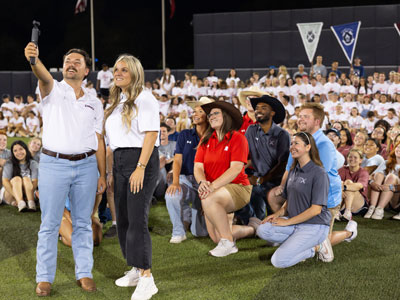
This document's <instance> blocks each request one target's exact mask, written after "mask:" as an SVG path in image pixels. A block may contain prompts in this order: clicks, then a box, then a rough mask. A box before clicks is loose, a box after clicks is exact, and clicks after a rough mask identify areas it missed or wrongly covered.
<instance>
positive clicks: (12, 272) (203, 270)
mask: <svg viewBox="0 0 400 300" xmlns="http://www.w3.org/2000/svg"><path fill="white" fill-rule="evenodd" d="M391 215H392V214H390V213H386V216H385V218H386V219H385V220H383V221H373V220H364V219H362V218H356V221H357V222H358V223H359V235H358V237H357V239H356V240H354V241H353V242H351V243H343V244H341V245H338V246H336V247H335V248H334V251H335V260H334V261H333V262H332V263H322V262H319V261H316V260H315V259H309V260H307V261H306V262H303V263H300V264H299V265H297V266H294V267H292V268H289V269H283V270H281V269H276V268H274V267H273V266H272V265H271V262H270V257H271V255H272V254H273V252H274V250H275V248H269V247H266V246H265V243H264V242H263V241H261V240H259V239H255V238H252V239H246V240H241V241H238V243H237V245H238V248H239V252H238V253H237V254H234V255H230V256H228V257H225V258H214V257H210V256H208V255H207V252H208V250H210V249H211V248H212V247H214V245H213V244H212V242H211V240H210V239H208V238H193V237H192V236H191V235H190V234H189V236H188V240H187V241H185V242H183V243H182V244H176V245H172V244H169V242H168V241H169V238H170V233H171V224H170V221H169V218H168V213H167V211H166V208H165V203H159V204H158V205H157V206H155V207H153V208H152V209H151V214H150V224H149V226H150V227H151V228H152V233H151V235H152V240H153V275H154V277H155V281H156V284H157V287H158V289H159V292H158V294H157V295H155V296H154V297H153V298H152V299H163V300H164V299H168V300H169V299H170V300H172V299H174V300H180V299H182V300H192V299H199V300H200V299H201V300H223V299H226V300H228V299H229V300H236V299H238V300H239V299H241V300H247V299H249V300H250V299H251V300H253V299H254V300H261V299H274V300H277V299H293V300H294V299H304V300H309V299H318V300H320V299H363V300H365V299H400V287H399V279H400V235H399V228H400V222H398V221H392V220H389V219H388V218H389V217H390V216H391ZM0 220H1V225H0V233H1V238H0V278H1V285H0V299H1V300H3V299H4V300H25V299H36V298H37V297H36V295H35V293H34V289H35V286H36V283H35V261H36V259H35V247H36V241H37V231H38V228H39V225H40V214H39V213H24V214H19V213H18V212H17V210H16V208H13V207H9V206H4V205H2V206H0ZM344 226H345V224H344V223H339V224H337V225H335V229H337V230H338V229H343V228H344ZM94 262H95V264H94V269H93V275H94V279H95V281H96V283H97V287H98V292H96V293H94V294H88V293H84V292H82V291H81V290H80V288H78V286H77V285H76V283H75V278H74V262H73V258H72V251H71V249H70V248H67V247H65V246H64V245H62V244H61V243H59V248H58V269H57V275H56V280H55V282H54V284H53V290H52V297H51V298H50V299H69V300H80V299H82V300H83V299H96V300H101V299H110V300H111V299H112V300H118V299H126V300H128V299H130V296H131V294H132V292H133V291H134V288H119V287H117V286H115V285H114V280H115V279H116V278H118V277H119V276H121V274H123V272H124V271H126V270H127V267H126V265H125V261H124V259H123V257H122V254H121V251H120V248H119V245H118V241H117V239H116V238H114V239H108V240H103V243H102V244H101V245H100V246H99V247H96V248H95V249H94Z"/></svg>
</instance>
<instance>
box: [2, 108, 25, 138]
mask: <svg viewBox="0 0 400 300" xmlns="http://www.w3.org/2000/svg"><path fill="white" fill-rule="evenodd" d="M7 135H8V136H11V137H13V136H22V137H26V136H27V134H26V130H25V121H24V118H22V117H21V116H20V115H19V113H18V112H17V111H14V112H13V117H12V118H11V119H10V120H9V121H8V129H7Z"/></svg>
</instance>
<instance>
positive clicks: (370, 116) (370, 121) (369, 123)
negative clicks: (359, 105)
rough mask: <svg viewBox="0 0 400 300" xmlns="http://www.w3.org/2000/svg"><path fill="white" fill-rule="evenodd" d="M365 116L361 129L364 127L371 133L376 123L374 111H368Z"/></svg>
mask: <svg viewBox="0 0 400 300" xmlns="http://www.w3.org/2000/svg"><path fill="white" fill-rule="evenodd" d="M366 116H367V118H366V119H364V121H363V122H362V124H361V129H364V130H366V131H367V133H368V134H371V133H372V131H373V130H374V126H375V123H376V118H375V113H374V112H373V111H368V112H367V114H366Z"/></svg>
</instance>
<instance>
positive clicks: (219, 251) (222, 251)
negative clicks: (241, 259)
mask: <svg viewBox="0 0 400 300" xmlns="http://www.w3.org/2000/svg"><path fill="white" fill-rule="evenodd" d="M238 251H239V250H238V248H237V247H236V244H235V243H234V242H231V241H229V240H227V239H220V240H219V243H218V245H217V247H215V248H214V249H212V250H211V251H209V252H208V253H209V254H210V255H212V256H215V257H224V256H227V255H229V254H233V253H237V252H238Z"/></svg>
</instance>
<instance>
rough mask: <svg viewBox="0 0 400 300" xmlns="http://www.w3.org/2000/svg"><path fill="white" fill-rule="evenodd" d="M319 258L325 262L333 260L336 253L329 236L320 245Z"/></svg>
mask: <svg viewBox="0 0 400 300" xmlns="http://www.w3.org/2000/svg"><path fill="white" fill-rule="evenodd" d="M318 258H319V259H320V260H322V261H323V262H331V261H332V260H333V258H334V255H333V250H332V245H331V242H330V240H329V238H326V239H325V241H323V242H322V243H321V244H320V245H319V250H318Z"/></svg>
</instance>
